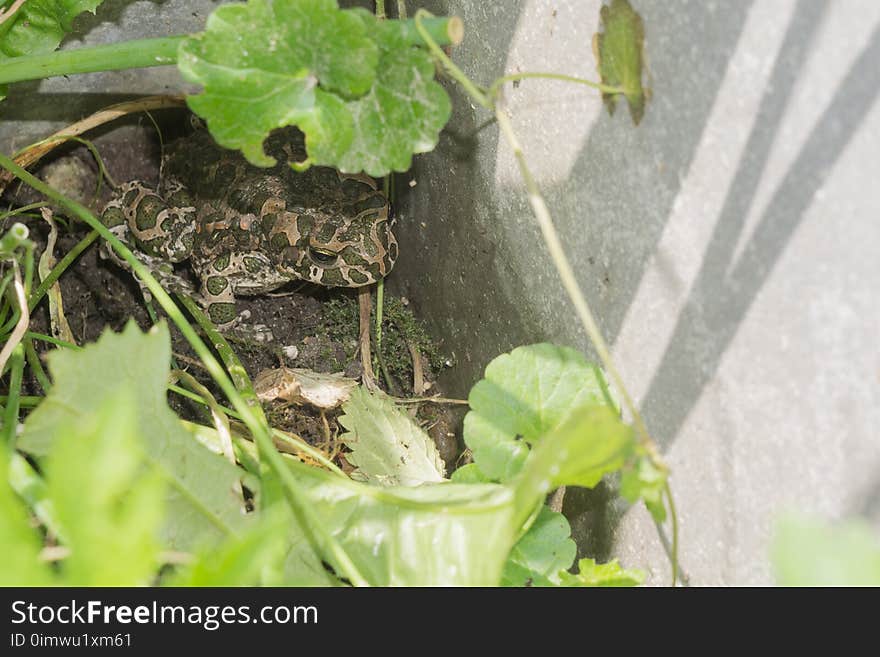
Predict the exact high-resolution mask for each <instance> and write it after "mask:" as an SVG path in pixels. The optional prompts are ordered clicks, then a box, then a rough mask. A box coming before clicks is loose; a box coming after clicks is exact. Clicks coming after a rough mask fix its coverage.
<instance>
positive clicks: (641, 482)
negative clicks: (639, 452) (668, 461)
mask: <svg viewBox="0 0 880 657" xmlns="http://www.w3.org/2000/svg"><path fill="white" fill-rule="evenodd" d="M665 489H666V473H665V472H663V471H662V470H659V469H658V468H657V467H656V466H655V465H654V463H653V462H652V461H651V459H650V458H649V457H648V456H639V458H638V459H637V460H636V462H635V464H634V465H633V466H632V467H631V468H627V469H624V471H623V474H622V475H621V478H620V494H621V496H622V497H623V498H624V499H625V500H627V501H628V502H630V503H635V502H636V501H638V500H640V499H641V500H644V502H645V506H646V507H647V508H648V511H649V512H650V513H651V517H653V518H654V520H656V521H657V522H663V521H664V520H666V506H665V505H664V504H663V495H664V492H665Z"/></svg>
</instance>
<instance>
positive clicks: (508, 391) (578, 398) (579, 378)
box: [464, 343, 610, 481]
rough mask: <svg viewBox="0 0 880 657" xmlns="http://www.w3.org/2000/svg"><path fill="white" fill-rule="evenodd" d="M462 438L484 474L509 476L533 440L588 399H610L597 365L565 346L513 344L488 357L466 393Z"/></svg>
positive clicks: (601, 401) (598, 401) (500, 477)
mask: <svg viewBox="0 0 880 657" xmlns="http://www.w3.org/2000/svg"><path fill="white" fill-rule="evenodd" d="M468 402H469V403H470V407H471V410H470V412H469V413H468V414H467V415H466V416H465V419H464V441H465V443H466V444H467V446H468V447H470V448H471V450H473V453H474V461H475V462H476V464H477V465H478V466H479V468H480V470H481V471H482V472H483V473H485V474H486V475H487V476H488V477H491V478H492V479H495V480H499V481H508V480H510V479H511V478H512V477H514V476H515V475H516V474H517V473H518V472H519V471H520V470H521V469H522V467H523V464H524V463H525V461H526V458H527V457H528V454H529V448H528V444H530V443H535V442H537V441H538V440H540V439H541V437H542V436H544V435H545V434H547V433H549V432H550V431H552V430H553V429H555V428H556V427H558V426H559V425H560V423H562V422H564V421H565V420H566V419H567V418H568V417H569V416H570V414H571V413H572V411H573V410H574V409H575V408H578V407H580V406H583V405H584V404H587V403H592V404H609V403H610V399H609V397H608V393H607V386H606V384H605V381H604V379H603V377H602V374H601V372H600V371H599V368H597V367H596V366H594V365H591V364H589V363H588V362H587V361H586V359H585V358H584V356H583V354H581V353H580V352H578V351H575V350H574V349H570V348H568V347H557V346H555V345H552V344H546V343H543V344H535V345H530V346H526V347H518V348H517V349H514V350H513V351H512V352H510V353H509V354H503V355H501V356H499V357H498V358H496V359H495V360H493V361H492V362H491V363H489V365H488V367H486V373H485V376H484V378H483V379H482V380H481V381H479V382H478V383H477V384H476V385H475V386H474V387H473V388H472V389H471V393H470V396H469V397H468Z"/></svg>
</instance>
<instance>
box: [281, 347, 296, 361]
mask: <svg viewBox="0 0 880 657" xmlns="http://www.w3.org/2000/svg"><path fill="white" fill-rule="evenodd" d="M281 353H283V354H284V357H285V358H286V359H287V360H296V357H297V356H299V347H297V346H296V345H295V344H288V345H285V346H283V347H281Z"/></svg>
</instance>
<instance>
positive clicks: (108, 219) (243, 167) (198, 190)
mask: <svg viewBox="0 0 880 657" xmlns="http://www.w3.org/2000/svg"><path fill="white" fill-rule="evenodd" d="M303 150H304V149H303V147H302V141H301V135H299V133H296V132H294V131H283V132H281V133H277V134H275V135H273V136H272V137H271V138H270V139H269V140H267V142H266V151H267V152H268V153H269V154H271V155H273V156H275V157H276V158H277V159H278V161H279V162H281V163H282V164H279V165H278V166H276V167H273V168H271V169H262V168H259V167H255V166H253V165H251V164H249V163H248V162H247V161H246V160H245V159H244V158H243V157H242V156H241V155H240V154H239V153H238V152H237V151H229V150H225V149H222V148H220V147H218V146H217V145H216V144H215V143H214V141H213V140H212V139H211V137H210V135H209V134H208V133H207V131H206V130H197V131H195V132H194V133H193V134H192V135H190V136H189V137H185V138H182V139H179V140H178V141H177V142H175V143H174V144H173V145H172V146H171V147H170V148H169V152H168V154H167V156H166V157H165V158H164V160H163V164H162V170H161V176H160V183H159V186H158V189H151V188H150V187H149V186H147V185H145V184H143V183H141V182H139V181H132V182H129V183H126V184H124V185H123V186H122V187H121V190H120V195H119V196H118V198H116V199H115V200H113V201H111V202H110V203H108V204H107V206H106V208H105V209H104V212H103V213H102V221H103V222H104V224H105V225H106V226H108V227H110V228H111V230H113V232H114V233H116V235H117V236H118V237H120V239H122V240H123V241H125V242H127V243H128V244H129V245H132V244H134V245H136V247H137V251H140V254H139V256H141V254H143V255H142V258H141V259H142V260H143V261H144V262H145V263H146V264H147V266H148V267H150V269H151V270H153V271H154V272H155V273H156V275H157V276H158V277H159V279H160V282H162V283H163V284H164V285H166V286H168V287H170V288H171V289H173V290H174V291H187V290H185V289H184V290H182V289H180V288H185V287H187V284H186V283H185V282H184V281H183V279H181V278H180V277H179V276H175V275H174V273H173V264H172V263H179V262H183V261H185V260H188V261H189V263H190V264H191V266H192V269H193V271H194V272H195V274H196V275H197V276H198V278H199V280H200V281H201V291H200V295H199V296H200V301H201V303H202V304H203V305H204V306H205V308H206V311H207V313H208V316H209V317H210V318H211V320H212V321H213V322H214V323H215V324H217V325H218V326H220V327H221V328H229V327H231V326H233V325H235V324H236V323H237V322H236V320H237V313H236V309H235V296H236V295H253V294H261V293H264V292H269V291H272V290H274V289H276V288H278V287H280V286H281V285H283V284H285V283H287V282H289V281H298V280H301V281H310V282H312V283H317V284H318V285H325V286H339V287H360V286H362V285H368V284H370V283H374V282H376V281H378V280H379V279H381V278H383V277H384V276H385V275H386V274H388V272H389V271H390V270H391V268H392V266H393V265H394V261H395V259H396V258H397V241H396V240H395V238H394V235H393V233H392V232H391V221H390V219H389V206H388V201H387V199H386V198H385V196H384V195H383V194H382V192H381V191H380V190H379V189H378V187H377V185H376V182H375V181H374V180H373V179H372V178H369V177H367V176H361V175H358V176H351V175H344V174H340V173H339V172H337V171H336V170H334V169H329V168H325V167H312V168H310V169H308V170H307V171H305V172H303V173H298V172H295V171H293V170H292V169H291V168H290V167H289V166H288V165H287V164H284V162H286V161H287V160H302V159H304V155H305V154H304V152H303ZM189 292H191V290H189Z"/></svg>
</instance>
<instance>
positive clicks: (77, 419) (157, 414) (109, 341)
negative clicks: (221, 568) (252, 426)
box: [18, 322, 249, 550]
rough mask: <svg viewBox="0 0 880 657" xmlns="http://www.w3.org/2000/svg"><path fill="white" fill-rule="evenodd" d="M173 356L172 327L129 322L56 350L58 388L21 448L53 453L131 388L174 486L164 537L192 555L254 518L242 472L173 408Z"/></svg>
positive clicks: (150, 446)
mask: <svg viewBox="0 0 880 657" xmlns="http://www.w3.org/2000/svg"><path fill="white" fill-rule="evenodd" d="M170 357H171V343H170V338H169V334H168V327H167V326H166V325H165V324H164V323H163V324H159V325H157V326H155V327H154V328H153V329H151V330H150V332H149V333H147V334H143V333H141V332H140V331H139V330H138V328H137V326H136V325H135V324H134V323H133V322H129V324H128V325H127V326H126V328H125V330H124V331H123V332H122V333H120V334H115V333H112V332H111V331H106V332H105V333H104V334H103V335H102V336H101V338H100V339H99V340H98V341H97V342H96V343H95V344H92V345H89V346H87V347H86V348H85V349H83V350H81V351H70V350H55V351H53V352H52V353H51V354H50V355H49V369H50V371H51V373H52V378H53V380H54V381H55V385H54V386H53V387H52V391H51V392H50V393H49V395H48V396H47V397H46V399H45V400H44V401H43V402H42V403H41V404H40V405H39V406H38V407H37V408H36V409H35V410H34V411H33V412H32V413H31V414H30V415H29V416H28V418H27V420H26V421H25V424H24V432H23V433H22V435H21V436H20V437H19V441H18V447H19V449H21V450H22V451H25V452H27V453H29V454H32V455H34V456H45V455H47V454H49V453H50V450H51V449H52V448H53V444H54V442H55V440H56V438H57V437H58V436H59V435H61V434H62V433H63V430H64V427H68V426H72V425H78V424H81V423H84V422H88V420H89V418H90V417H92V415H93V414H94V413H96V412H98V410H99V409H101V408H102V407H103V406H104V405H105V403H106V402H107V399H111V398H113V396H114V393H115V392H116V391H117V390H119V389H121V388H125V387H128V386H130V387H131V389H132V391H133V392H134V395H135V399H136V401H137V409H136V416H137V421H136V429H137V431H138V432H139V433H140V435H142V436H144V438H145V444H144V451H145V454H146V458H147V460H148V462H149V463H150V464H151V465H153V466H154V467H155V468H156V469H157V470H158V471H159V472H161V474H162V477H163V478H164V479H165V481H166V482H167V490H168V499H167V500H166V510H167V514H166V522H165V525H164V528H163V535H164V539H165V541H166V543H167V546H168V547H169V548H172V549H177V550H187V549H190V548H192V547H194V546H196V545H199V544H201V543H210V542H212V541H217V540H219V539H222V538H224V537H226V536H229V535H231V534H235V533H237V532H239V531H241V530H243V529H244V528H245V526H246V525H247V524H248V520H249V519H248V518H247V517H246V516H245V515H244V514H243V513H242V511H241V500H240V499H239V498H238V497H237V496H236V494H235V492H234V485H235V484H236V482H237V481H238V480H239V479H240V478H241V476H242V472H241V471H240V470H239V469H238V468H237V467H235V466H233V465H232V464H231V463H229V462H228V461H226V460H224V459H223V458H222V457H220V456H218V455H216V454H212V453H211V452H210V451H209V450H208V449H206V448H205V447H203V446H202V445H200V444H198V443H197V442H195V440H193V439H192V438H191V436H190V434H189V433H188V432H187V431H186V430H185V429H184V428H183V426H182V425H181V422H180V420H179V419H178V418H177V416H176V415H174V413H173V412H172V411H171V409H170V408H168V403H167V401H166V386H167V382H168V376H169V360H170Z"/></svg>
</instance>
